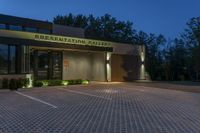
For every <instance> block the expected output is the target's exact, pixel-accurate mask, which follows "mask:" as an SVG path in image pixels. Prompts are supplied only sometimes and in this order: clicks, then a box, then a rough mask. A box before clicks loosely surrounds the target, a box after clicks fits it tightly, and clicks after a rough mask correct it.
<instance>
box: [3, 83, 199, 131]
mask: <svg viewBox="0 0 200 133" xmlns="http://www.w3.org/2000/svg"><path fill="white" fill-rule="evenodd" d="M60 132H61V133H200V94H199V93H189V92H181V91H174V90H165V89H158V88H151V87H142V86H136V85H134V84H129V83H113V84H91V85H88V86H69V87H65V88H63V87H50V88H42V89H37V88H35V89H30V90H28V89H27V90H19V91H18V92H10V91H1V92H0V133H60Z"/></svg>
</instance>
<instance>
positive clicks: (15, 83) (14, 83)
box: [9, 79, 18, 90]
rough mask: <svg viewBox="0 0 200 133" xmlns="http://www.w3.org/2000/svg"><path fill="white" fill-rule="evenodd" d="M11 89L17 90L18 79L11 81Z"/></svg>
mask: <svg viewBox="0 0 200 133" xmlns="http://www.w3.org/2000/svg"><path fill="white" fill-rule="evenodd" d="M9 89H10V90H17V89H18V86H17V79H11V80H10V82H9Z"/></svg>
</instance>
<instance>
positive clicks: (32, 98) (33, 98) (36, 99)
mask: <svg viewBox="0 0 200 133" xmlns="http://www.w3.org/2000/svg"><path fill="white" fill-rule="evenodd" d="M15 93H17V94H19V95H22V96H24V97H27V98H29V99H31V100H34V101H37V102H40V103H43V104H46V105H48V106H51V107H53V108H58V107H57V106H55V105H52V104H50V103H48V102H45V101H43V100H40V99H38V98H35V97H32V96H29V95H26V94H23V93H21V92H18V91H15Z"/></svg>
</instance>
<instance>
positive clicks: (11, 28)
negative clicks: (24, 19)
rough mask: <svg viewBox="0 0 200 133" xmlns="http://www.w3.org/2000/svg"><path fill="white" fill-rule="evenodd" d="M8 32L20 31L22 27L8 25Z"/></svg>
mask: <svg viewBox="0 0 200 133" xmlns="http://www.w3.org/2000/svg"><path fill="white" fill-rule="evenodd" d="M9 29H10V30H16V31H22V26H16V25H9Z"/></svg>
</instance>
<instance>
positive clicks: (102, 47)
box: [0, 30, 113, 52]
mask: <svg viewBox="0 0 200 133" xmlns="http://www.w3.org/2000/svg"><path fill="white" fill-rule="evenodd" d="M0 38H1V40H0V41H1V42H4V43H6V42H7V43H12V44H21V45H33V46H41V47H57V48H70V49H85V50H87V49H88V50H94V51H110V52H112V51H113V47H112V42H108V41H100V40H92V39H84V38H75V37H67V36H58V35H49V34H40V33H30V32H23V31H11V30H0Z"/></svg>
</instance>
